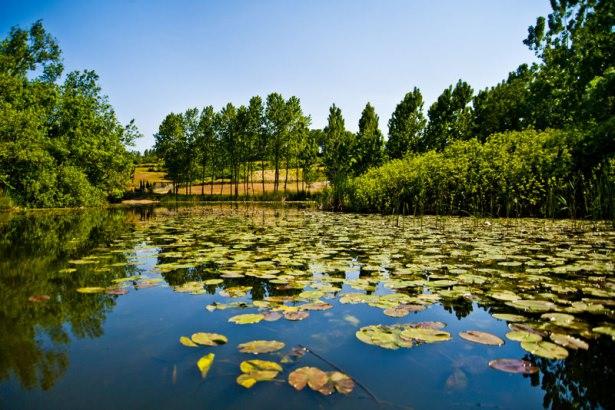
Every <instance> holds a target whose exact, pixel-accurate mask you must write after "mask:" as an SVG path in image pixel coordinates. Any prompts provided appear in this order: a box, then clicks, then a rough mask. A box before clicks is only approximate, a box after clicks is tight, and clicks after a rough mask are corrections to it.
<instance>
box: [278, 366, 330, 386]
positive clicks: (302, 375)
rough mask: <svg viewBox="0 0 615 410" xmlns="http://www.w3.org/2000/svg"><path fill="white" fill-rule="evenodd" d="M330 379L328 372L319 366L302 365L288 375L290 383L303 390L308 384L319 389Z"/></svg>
mask: <svg viewBox="0 0 615 410" xmlns="http://www.w3.org/2000/svg"><path fill="white" fill-rule="evenodd" d="M328 380H329V377H328V376H327V373H325V372H323V371H322V370H320V369H319V368H317V367H300V368H298V369H296V370H294V371H293V372H291V373H290V374H289V375H288V384H290V385H291V386H293V387H294V388H295V390H303V388H304V387H305V386H306V385H308V386H309V387H310V389H312V390H316V391H318V390H319V389H322V388H323V387H324V386H325V384H326V383H327V381H328Z"/></svg>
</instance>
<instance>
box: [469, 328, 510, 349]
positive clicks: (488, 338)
mask: <svg viewBox="0 0 615 410" xmlns="http://www.w3.org/2000/svg"><path fill="white" fill-rule="evenodd" d="M459 336H460V337H461V338H462V339H465V340H468V341H470V342H474V343H480V344H484V345H492V346H501V345H503V344H504V341H503V340H502V339H500V338H499V337H497V336H496V335H493V334H491V333H487V332H481V331H479V330H468V331H465V332H459Z"/></svg>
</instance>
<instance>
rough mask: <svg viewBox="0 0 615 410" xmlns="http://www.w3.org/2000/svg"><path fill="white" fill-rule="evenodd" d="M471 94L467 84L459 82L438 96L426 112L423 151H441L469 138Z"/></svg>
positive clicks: (470, 129) (471, 91) (470, 128)
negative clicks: (426, 121) (426, 119)
mask: <svg viewBox="0 0 615 410" xmlns="http://www.w3.org/2000/svg"><path fill="white" fill-rule="evenodd" d="M473 93H474V91H473V90H472V87H470V85H469V84H468V83H466V82H465V81H462V80H459V81H457V84H455V87H454V88H453V86H452V85H451V86H449V87H448V88H446V89H445V90H444V91H443V92H442V94H440V96H439V97H438V100H437V101H436V102H434V103H433V104H432V105H431V107H429V111H427V116H428V117H429V123H428V124H427V128H426V129H425V138H424V140H423V144H422V148H423V151H426V150H432V149H435V150H438V151H441V150H442V149H444V147H446V146H447V145H448V144H450V143H452V142H453V141H455V140H460V139H461V140H464V139H468V138H470V137H471V131H472V115H473V114H472V109H471V107H470V106H469V103H470V102H471V101H472V94H473Z"/></svg>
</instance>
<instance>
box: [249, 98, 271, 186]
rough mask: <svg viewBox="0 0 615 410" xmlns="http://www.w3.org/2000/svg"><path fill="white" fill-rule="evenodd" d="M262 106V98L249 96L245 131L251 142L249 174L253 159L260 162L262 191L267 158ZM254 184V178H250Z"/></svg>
mask: <svg viewBox="0 0 615 410" xmlns="http://www.w3.org/2000/svg"><path fill="white" fill-rule="evenodd" d="M263 110H264V107H263V100H262V98H261V97H259V96H254V97H252V98H250V102H249V104H248V125H247V133H248V139H249V141H250V144H251V149H252V151H253V152H252V154H251V155H250V167H249V170H248V172H249V174H250V177H252V164H253V162H255V161H258V160H260V162H261V179H262V187H263V193H264V192H265V159H266V158H267V145H268V144H267V142H268V141H267V133H266V132H265V128H264V124H263V123H264V120H265V118H264V112H263ZM252 185H254V180H252ZM252 192H254V186H252Z"/></svg>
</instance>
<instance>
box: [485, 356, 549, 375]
mask: <svg viewBox="0 0 615 410" xmlns="http://www.w3.org/2000/svg"><path fill="white" fill-rule="evenodd" d="M489 367H491V368H493V369H497V370H501V371H503V372H508V373H521V374H534V373H537V372H538V367H537V366H535V365H534V364H532V363H531V362H528V361H527V360H519V359H496V360H491V361H490V362H489Z"/></svg>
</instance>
